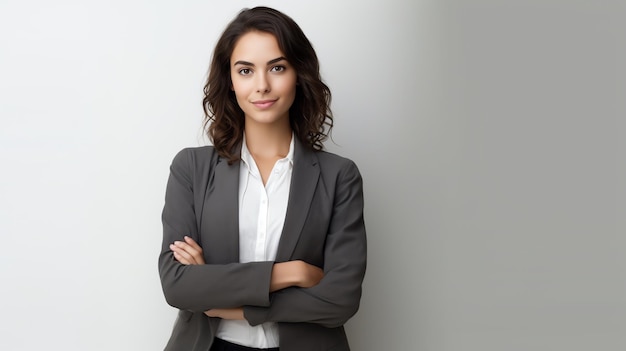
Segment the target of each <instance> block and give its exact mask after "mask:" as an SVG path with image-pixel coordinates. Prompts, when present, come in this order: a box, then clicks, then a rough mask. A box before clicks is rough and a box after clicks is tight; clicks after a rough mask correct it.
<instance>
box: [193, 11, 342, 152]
mask: <svg viewBox="0 0 626 351" xmlns="http://www.w3.org/2000/svg"><path fill="white" fill-rule="evenodd" d="M251 31H260V32H265V33H269V34H272V35H274V37H276V41H277V42H278V46H279V48H280V50H281V51H282V52H283V54H284V55H285V58H286V59H287V61H289V63H290V64H291V65H292V66H293V67H294V69H295V71H296V74H297V85H296V97H295V100H294V102H293V104H292V105H291V107H290V109H289V122H290V124H291V128H292V129H293V131H294V134H295V135H296V137H297V138H298V139H299V140H300V141H301V142H302V143H303V144H304V145H306V146H307V147H309V148H311V149H313V150H322V149H323V148H324V145H323V142H324V140H326V139H327V137H328V134H329V133H330V131H331V129H332V127H333V116H332V112H331V109H330V101H331V93H330V89H329V88H328V86H326V84H324V82H323V81H322V79H321V76H320V72H319V61H318V59H317V55H316V54H315V50H314V49H313V46H312V45H311V43H310V42H309V40H308V39H307V37H306V36H305V35H304V33H303V32H302V29H300V27H299V26H298V24H297V23H296V22H295V21H294V20H293V19H291V18H290V17H289V16H287V15H285V14H283V13H282V12H279V11H277V10H274V9H271V8H268V7H255V8H252V9H244V10H242V11H241V12H240V13H239V14H238V15H237V17H235V19H234V20H233V21H232V22H230V23H229V24H228V26H227V27H226V29H225V30H224V33H222V36H221V37H220V39H219V40H218V42H217V44H216V45H215V49H214V51H213V58H212V60H211V66H210V68H209V76H208V79H207V82H206V84H205V86H204V99H203V100H202V106H203V109H204V114H205V118H204V124H203V126H204V129H205V131H206V132H207V135H208V136H209V138H210V139H211V141H212V142H213V146H214V147H215V149H216V151H217V152H218V154H219V155H220V156H222V157H225V158H226V159H228V162H229V164H232V163H233V162H235V161H237V160H239V158H240V153H239V148H238V146H240V145H241V142H242V140H243V129H244V123H245V119H244V113H243V111H242V110H241V108H240V107H239V105H238V104H237V99H236V97H235V92H234V91H232V89H231V87H232V81H231V78H230V57H231V55H232V52H233V50H234V48H235V44H236V43H237V40H239V38H240V37H241V36H243V35H244V34H246V33H248V32H251Z"/></svg>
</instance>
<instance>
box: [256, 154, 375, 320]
mask: <svg viewBox="0 0 626 351" xmlns="http://www.w3.org/2000/svg"><path fill="white" fill-rule="evenodd" d="M338 177H339V180H338V183H337V187H336V190H335V198H334V203H333V211H332V218H331V222H330V226H329V231H328V233H327V236H326V245H325V248H324V278H323V279H322V280H321V281H320V283H319V284H318V285H316V286H314V287H312V288H307V289H303V288H295V287H292V288H287V289H283V290H280V291H277V292H275V293H272V295H271V297H270V305H269V306H267V307H263V306H245V307H244V316H245V318H246V319H247V320H248V322H249V323H250V324H251V325H257V324H260V323H264V322H268V321H269V322H306V323H316V324H319V325H322V326H325V327H329V328H333V327H338V326H341V325H343V324H345V323H346V322H347V321H348V319H349V318H350V317H352V316H353V315H354V314H355V313H356V312H357V310H358V308H359V303H360V299H361V284H362V282H363V278H364V275H365V268H366V259H367V257H366V256H367V247H366V246H367V245H366V236H365V224H364V220H363V183H362V179H361V175H360V173H359V171H358V168H357V167H356V165H355V164H354V163H353V162H351V161H350V162H348V163H347V164H346V166H344V167H343V169H342V170H341V171H340V174H339V176H338Z"/></svg>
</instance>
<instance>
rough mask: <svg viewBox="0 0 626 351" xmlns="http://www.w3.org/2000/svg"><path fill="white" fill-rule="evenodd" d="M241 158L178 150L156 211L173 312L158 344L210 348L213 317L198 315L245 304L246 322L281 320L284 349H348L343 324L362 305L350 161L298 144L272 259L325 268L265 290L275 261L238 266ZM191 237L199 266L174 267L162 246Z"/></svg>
mask: <svg viewBox="0 0 626 351" xmlns="http://www.w3.org/2000/svg"><path fill="white" fill-rule="evenodd" d="M238 189H239V162H236V163H234V164H233V165H228V162H227V161H226V160H225V159H223V158H221V157H220V156H218V155H217V152H215V151H214V149H213V147H211V146H205V147H199V148H189V149H184V150H182V151H181V152H179V153H178V155H176V157H175V158H174V161H173V162H172V165H171V167H170V176H169V180H168V183H167V191H166V195H165V206H164V209H163V217H162V220H163V245H162V248H161V254H160V256H159V274H160V277H161V284H162V287H163V292H164V294H165V299H166V300H167V302H168V303H169V304H170V305H172V306H174V307H176V308H178V309H179V310H180V311H179V313H178V318H177V320H176V323H175V325H174V329H173V331H172V335H171V337H170V340H169V342H168V344H167V346H166V347H165V350H176V351H190V350H194V351H195V350H198V351H199V350H202V351H207V350H209V348H210V347H211V344H212V342H213V338H214V335H215V331H216V329H217V326H218V323H219V319H218V318H209V317H207V316H206V315H205V314H204V313H203V311H206V310H208V309H212V308H228V307H239V306H244V316H245V318H246V320H247V321H248V322H249V323H250V324H251V325H258V324H260V323H263V322H278V328H279V338H280V349H281V351H322V350H324V351H330V350H333V351H344V350H349V346H348V341H347V339H346V334H345V332H344V328H343V324H344V323H346V321H347V320H348V319H349V318H350V317H352V316H353V315H354V314H355V313H356V311H357V310H358V308H359V301H360V298H361V283H362V281H363V277H364V275H365V265H366V254H367V249H366V239H365V226H364V223H363V187H362V180H361V175H360V174H359V171H358V169H357V167H356V165H355V164H354V163H353V162H352V161H350V160H348V159H345V158H342V157H339V156H337V155H333V154H331V153H327V152H314V151H311V150H309V149H307V148H305V147H304V146H303V145H302V144H301V143H300V142H298V141H297V140H296V142H295V150H294V165H293V173H292V181H291V188H290V194H289V202H288V206H287V214H286V218H285V224H284V227H283V231H282V234H281V238H280V242H279V246H278V253H277V256H276V262H284V261H290V260H303V261H305V262H308V263H310V264H314V265H316V266H319V267H321V268H323V270H324V278H323V279H322V280H321V282H320V283H319V284H318V285H316V286H314V287H312V288H307V289H305V288H297V287H291V288H287V289H283V290H280V291H277V292H274V293H271V294H270V293H268V292H269V284H270V277H271V271H272V265H273V264H274V262H251V263H239V219H238V213H239V212H238ZM185 235H189V236H191V237H192V238H193V239H194V240H196V241H197V242H198V243H199V244H200V246H202V248H203V251H204V259H205V261H206V263H207V264H205V265H190V266H185V265H182V264H180V263H178V262H177V261H176V260H175V259H174V257H173V254H172V252H171V251H170V249H169V244H171V243H172V242H174V241H176V240H183V236H185Z"/></svg>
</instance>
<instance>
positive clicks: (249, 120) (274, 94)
mask: <svg viewBox="0 0 626 351" xmlns="http://www.w3.org/2000/svg"><path fill="white" fill-rule="evenodd" d="M284 56H285V55H284V54H283V52H282V51H281V50H280V48H279V47H278V42H277V41H276V38H275V37H274V36H273V35H272V34H269V33H264V32H258V31H253V32H248V33H246V34H244V35H243V36H241V38H239V40H238V41H237V43H236V44H235V48H234V50H233V53H232V55H231V56H230V77H231V80H232V82H233V86H232V89H233V90H234V91H235V96H236V97H237V103H238V104H239V107H241V109H242V110H243V112H244V114H245V118H246V126H250V125H251V124H255V123H260V124H276V123H289V108H290V107H291V105H292V104H293V101H294V99H295V97H296V81H297V74H296V71H295V69H294V68H293V67H292V66H291V65H290V64H289V62H287V59H285V57H284Z"/></svg>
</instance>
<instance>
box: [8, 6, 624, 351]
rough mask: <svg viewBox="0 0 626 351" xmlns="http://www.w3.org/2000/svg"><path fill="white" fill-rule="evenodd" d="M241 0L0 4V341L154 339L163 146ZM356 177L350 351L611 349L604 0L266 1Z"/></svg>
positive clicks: (610, 24) (167, 152)
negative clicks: (362, 245)
mask: <svg viewBox="0 0 626 351" xmlns="http://www.w3.org/2000/svg"><path fill="white" fill-rule="evenodd" d="M256 4H258V3H257V2H252V1H232V2H209V1H203V2H201V1H188V2H180V3H175V2H165V1H107V2H90V3H86V2H80V1H57V2H45V1H31V2H18V1H0V119H1V121H2V123H1V128H0V164H1V165H2V166H1V167H2V168H1V169H2V171H1V172H0V235H1V238H2V243H3V246H2V247H3V253H2V254H1V255H0V273H1V277H2V281H3V283H2V288H0V294H1V297H2V298H1V299H0V349H2V350H39V349H53V350H56V349H59V350H60V349H64V350H157V349H161V348H162V347H163V345H164V343H165V342H166V340H167V338H168V336H169V332H170V330H171V325H172V322H173V319H174V310H173V309H172V308H170V307H169V306H167V305H166V303H165V301H164V299H163V297H162V294H161V291H160V285H159V281H158V276H157V272H156V259H157V254H158V251H159V247H160V240H161V237H160V236H161V227H160V211H161V208H162V205H163V194H164V189H165V182H166V179H167V174H168V166H169V163H170V161H171V159H172V157H173V156H174V154H175V153H176V152H177V151H178V150H179V149H181V148H183V147H186V146H195V145H202V144H205V143H206V140H205V139H203V137H202V135H201V131H200V122H201V118H202V111H201V106H200V99H201V88H202V84H203V79H204V76H205V74H206V69H207V65H208V61H209V58H210V50H211V48H212V46H213V45H214V43H215V40H216V39H217V37H218V35H219V33H220V32H221V30H222V29H223V28H224V26H225V25H226V23H227V22H228V21H229V20H230V19H231V18H232V16H234V15H235V14H236V13H237V11H238V10H239V9H240V8H242V7H244V6H254V5H256ZM264 4H267V5H269V6H274V7H276V8H278V9H280V10H283V11H284V12H286V13H287V14H289V15H291V16H292V17H293V18H294V19H295V20H296V21H297V22H298V23H299V24H300V25H301V27H302V28H303V29H304V31H305V33H307V35H308V36H309V38H310V39H311V41H312V42H313V44H314V46H315V47H316V49H317V52H318V55H319V56H320V60H321V63H322V70H323V74H324V77H325V78H326V80H327V82H328V84H329V85H330V86H331V88H332V90H333V93H334V100H333V107H334V112H335V117H336V128H335V131H334V134H333V136H334V140H335V142H336V144H329V149H330V150H331V151H334V152H337V153H340V154H342V155H345V156H347V157H350V158H352V159H354V160H355V161H356V162H357V164H358V165H359V167H360V169H361V172H362V174H363V177H364V181H365V187H366V188H365V193H366V194H365V195H366V222H367V227H368V234H369V267H368V273H367V276H366V281H365V290H364V296H363V300H362V307H361V310H360V311H359V313H358V314H357V315H356V316H355V317H354V318H353V319H352V320H351V321H350V322H349V323H348V325H347V329H348V332H349V335H350V339H351V343H352V345H353V349H354V350H365V351H367V350H371V351H378V350H420V351H421V350H424V351H457V350H483V351H487V350H493V351H501V350H507V351H515V350H551V351H552V350H568V351H569V350H620V349H625V348H626V336H625V335H626V278H625V277H626V275H625V273H626V258H625V255H624V247H625V246H626V239H625V236H624V233H626V231H625V229H626V222H625V220H624V218H625V216H624V213H625V209H626V182H625V181H624V179H626V167H625V162H624V159H625V157H626V144H625V143H624V137H625V133H624V132H625V131H626V125H625V121H624V115H626V114H624V110H626V109H625V103H624V100H625V99H624V96H625V93H626V89H624V82H625V81H626V75H625V74H624V64H623V63H624V62H626V56H625V55H624V46H623V42H624V40H623V33H624V32H625V31H624V26H623V25H622V24H621V22H623V20H624V12H623V11H624V8H623V6H622V5H618V4H616V3H609V2H604V1H595V2H583V1H552V0H545V1H539V0H536V1H521V0H509V1H495V0H494V1H486V0H480V1H460V0H459V1H452V0H446V1H434V0H433V1H401V0H395V1H356V0H350V1H328V0H325V1H316V2H310V3H302V2H291V1H278V0H277V1H267V2H265V3H264Z"/></svg>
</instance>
